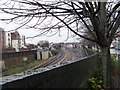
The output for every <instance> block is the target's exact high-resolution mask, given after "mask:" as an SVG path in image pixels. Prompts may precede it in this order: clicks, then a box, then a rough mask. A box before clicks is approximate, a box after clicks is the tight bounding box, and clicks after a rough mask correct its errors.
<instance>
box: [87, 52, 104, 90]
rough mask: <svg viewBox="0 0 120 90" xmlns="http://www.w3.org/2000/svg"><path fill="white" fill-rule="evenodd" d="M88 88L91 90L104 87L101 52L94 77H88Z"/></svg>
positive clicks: (99, 89)
mask: <svg viewBox="0 0 120 90" xmlns="http://www.w3.org/2000/svg"><path fill="white" fill-rule="evenodd" d="M88 88H89V89H90V90H101V89H102V88H103V70H102V56H101V54H100V53H99V60H98V62H97V65H96V67H95V68H94V74H93V77H91V78H90V79H88Z"/></svg>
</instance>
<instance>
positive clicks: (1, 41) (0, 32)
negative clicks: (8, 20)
mask: <svg viewBox="0 0 120 90" xmlns="http://www.w3.org/2000/svg"><path fill="white" fill-rule="evenodd" d="M5 43H6V40H5V31H4V29H3V28H0V45H1V48H5Z"/></svg>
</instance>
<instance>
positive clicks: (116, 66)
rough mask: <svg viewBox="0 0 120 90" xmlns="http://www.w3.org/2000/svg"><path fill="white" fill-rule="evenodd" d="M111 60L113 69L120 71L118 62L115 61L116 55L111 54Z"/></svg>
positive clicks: (119, 62)
mask: <svg viewBox="0 0 120 90" xmlns="http://www.w3.org/2000/svg"><path fill="white" fill-rule="evenodd" d="M111 58H112V65H113V67H115V68H116V69H120V60H116V54H111Z"/></svg>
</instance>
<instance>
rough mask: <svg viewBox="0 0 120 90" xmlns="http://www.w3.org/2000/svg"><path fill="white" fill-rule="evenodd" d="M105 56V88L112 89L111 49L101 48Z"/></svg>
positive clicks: (103, 62)
mask: <svg viewBox="0 0 120 90" xmlns="http://www.w3.org/2000/svg"><path fill="white" fill-rule="evenodd" d="M101 51H102V55H103V60H102V64H103V83H104V87H105V88H112V64H111V56H110V48H109V47H104V48H101Z"/></svg>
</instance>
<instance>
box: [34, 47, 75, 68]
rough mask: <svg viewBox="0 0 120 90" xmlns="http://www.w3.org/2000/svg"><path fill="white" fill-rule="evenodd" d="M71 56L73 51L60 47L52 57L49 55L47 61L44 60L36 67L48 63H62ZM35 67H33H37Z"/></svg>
mask: <svg viewBox="0 0 120 90" xmlns="http://www.w3.org/2000/svg"><path fill="white" fill-rule="evenodd" d="M72 57H73V52H72V50H70V49H68V48H67V49H65V48H64V49H63V48H61V50H60V52H59V54H57V55H56V56H54V57H51V58H49V59H48V60H47V62H45V63H44V64H42V65H41V66H39V67H37V68H43V67H47V66H50V65H54V64H63V63H65V62H66V61H68V60H70V59H72ZM37 68H35V69H37Z"/></svg>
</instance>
